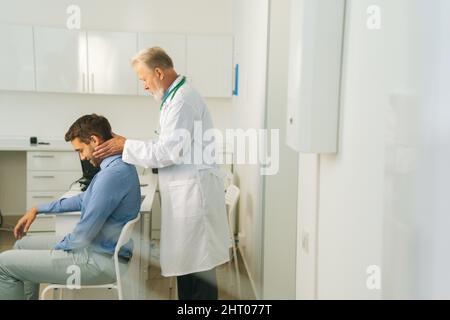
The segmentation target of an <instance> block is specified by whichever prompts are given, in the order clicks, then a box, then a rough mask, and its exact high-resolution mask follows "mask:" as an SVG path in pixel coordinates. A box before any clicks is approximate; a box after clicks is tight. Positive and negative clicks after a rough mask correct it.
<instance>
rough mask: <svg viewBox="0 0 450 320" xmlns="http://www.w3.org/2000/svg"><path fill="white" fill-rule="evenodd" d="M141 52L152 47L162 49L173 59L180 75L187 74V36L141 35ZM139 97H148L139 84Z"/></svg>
mask: <svg viewBox="0 0 450 320" xmlns="http://www.w3.org/2000/svg"><path fill="white" fill-rule="evenodd" d="M138 47H139V50H142V49H145V48H150V47H161V48H162V49H164V51H166V52H167V54H168V55H169V56H170V57H171V58H172V62H173V64H174V67H175V70H176V71H177V72H178V74H182V75H184V74H186V36H185V35H178V34H166V35H164V34H153V33H140V34H139V38H138ZM139 95H148V93H147V92H146V91H145V90H144V87H143V85H142V83H139Z"/></svg>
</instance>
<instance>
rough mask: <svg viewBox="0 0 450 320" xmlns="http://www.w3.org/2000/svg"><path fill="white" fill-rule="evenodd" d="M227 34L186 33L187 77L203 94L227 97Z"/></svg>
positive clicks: (230, 45)
mask: <svg viewBox="0 0 450 320" xmlns="http://www.w3.org/2000/svg"><path fill="white" fill-rule="evenodd" d="M232 53H233V38H232V37H231V36H200V35H196V36H188V37H187V76H188V78H189V80H190V81H191V82H192V84H193V85H194V87H195V88H197V89H198V91H199V92H200V94H201V95H202V96H204V97H224V98H225V97H231V93H232V89H231V85H232V67H233V66H232V63H233V61H232Z"/></svg>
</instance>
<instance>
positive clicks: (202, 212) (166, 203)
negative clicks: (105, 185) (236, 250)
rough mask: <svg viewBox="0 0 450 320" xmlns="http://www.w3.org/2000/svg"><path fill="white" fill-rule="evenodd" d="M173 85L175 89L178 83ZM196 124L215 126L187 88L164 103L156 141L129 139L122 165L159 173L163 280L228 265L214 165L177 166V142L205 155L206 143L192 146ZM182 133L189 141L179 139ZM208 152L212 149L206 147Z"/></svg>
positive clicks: (225, 225) (220, 187)
mask: <svg viewBox="0 0 450 320" xmlns="http://www.w3.org/2000/svg"><path fill="white" fill-rule="evenodd" d="M181 79H182V78H181V77H178V78H177V79H176V80H175V83H174V86H175V85H176V84H177V83H179V82H180V81H181ZM194 121H201V124H202V128H203V130H207V129H210V128H212V127H213V125H212V121H211V117H210V114H209V111H208V109H207V107H206V105H205V103H204V101H203V99H202V98H201V96H200V95H199V93H198V92H197V91H196V90H194V89H193V88H192V87H191V86H190V85H189V83H185V84H183V85H182V86H181V87H180V88H179V89H178V91H177V92H176V94H175V95H174V97H173V99H171V98H170V97H169V98H168V99H167V100H166V102H165V103H164V105H163V107H162V110H161V116H160V130H161V132H160V136H159V138H158V139H156V140H150V141H137V140H129V139H128V140H127V141H126V143H125V147H124V151H123V160H124V161H125V162H127V163H130V164H135V165H139V166H143V167H145V168H158V176H159V190H160V193H161V242H160V262H161V270H162V275H163V276H167V277H168V276H178V275H184V274H189V273H194V272H201V271H206V270H209V269H212V268H214V267H215V266H218V265H220V264H222V263H225V262H227V261H228V260H229V248H230V246H231V241H230V237H229V233H228V222H227V216H226V209H225V194H224V184H223V180H222V178H221V175H220V173H219V171H218V169H217V168H216V166H215V165H214V164H213V165H205V164H196V163H197V162H196V163H195V164H194V162H193V161H192V163H193V164H185V163H180V162H179V161H180V160H181V157H183V154H180V148H178V147H179V146H180V141H183V143H185V144H186V146H188V149H190V150H194V149H196V150H200V151H202V150H204V149H205V146H206V145H210V143H211V142H210V141H209V142H202V141H203V139H201V140H202V141H196V142H195V143H194V140H193V137H194V133H193V131H194ZM176 129H186V130H187V131H188V132H190V134H191V138H192V139H188V138H183V139H181V140H180V136H179V135H177V132H176V131H175V130H176ZM208 148H211V146H209V147H208Z"/></svg>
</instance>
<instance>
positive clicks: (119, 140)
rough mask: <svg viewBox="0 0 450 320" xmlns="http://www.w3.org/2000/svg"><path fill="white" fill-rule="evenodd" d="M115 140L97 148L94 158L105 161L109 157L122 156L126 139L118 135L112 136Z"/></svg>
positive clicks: (110, 140)
mask: <svg viewBox="0 0 450 320" xmlns="http://www.w3.org/2000/svg"><path fill="white" fill-rule="evenodd" d="M112 135H113V138H112V139H109V140H108V141H105V142H103V143H102V144H101V145H99V146H98V147H96V148H95V151H94V153H93V156H94V157H96V158H97V159H105V158H107V157H109V156H112V155H116V154H122V152H123V147H124V145H125V141H126V140H127V139H126V138H125V137H122V136H119V135H118V134H114V133H113V134H112Z"/></svg>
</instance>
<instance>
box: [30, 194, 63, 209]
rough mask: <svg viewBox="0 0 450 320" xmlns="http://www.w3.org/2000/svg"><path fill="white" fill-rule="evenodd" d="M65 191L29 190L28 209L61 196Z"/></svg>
mask: <svg viewBox="0 0 450 320" xmlns="http://www.w3.org/2000/svg"><path fill="white" fill-rule="evenodd" d="M63 193H64V191H53V192H43V191H41V192H39V191H38V192H27V209H31V208H33V207H36V206H37V205H39V204H41V203H48V202H52V201H55V200H57V199H59V198H61V195H62V194H63Z"/></svg>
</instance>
